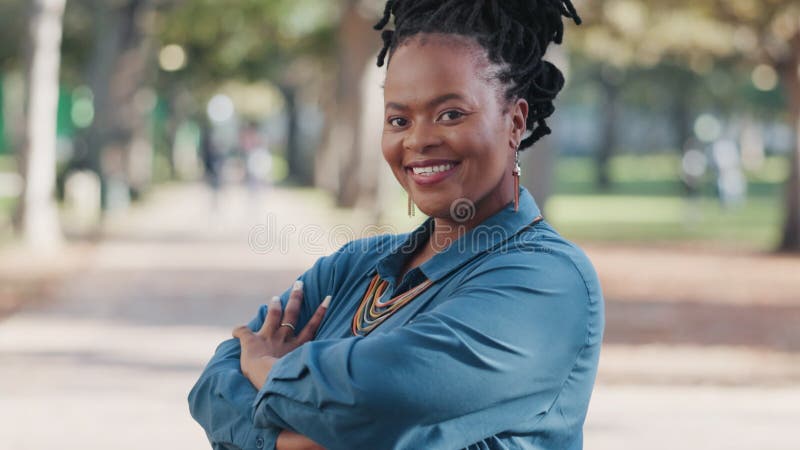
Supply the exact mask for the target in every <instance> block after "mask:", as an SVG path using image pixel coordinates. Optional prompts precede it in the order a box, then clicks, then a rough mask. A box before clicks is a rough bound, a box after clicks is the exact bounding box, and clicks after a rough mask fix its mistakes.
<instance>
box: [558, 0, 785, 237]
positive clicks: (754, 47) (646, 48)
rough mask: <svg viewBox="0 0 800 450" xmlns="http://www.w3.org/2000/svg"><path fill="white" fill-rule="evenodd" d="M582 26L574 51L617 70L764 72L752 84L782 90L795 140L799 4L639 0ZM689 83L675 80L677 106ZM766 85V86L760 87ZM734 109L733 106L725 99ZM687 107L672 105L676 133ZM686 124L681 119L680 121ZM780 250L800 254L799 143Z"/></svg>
mask: <svg viewBox="0 0 800 450" xmlns="http://www.w3.org/2000/svg"><path fill="white" fill-rule="evenodd" d="M581 12H582V14H583V15H584V17H585V18H586V19H587V21H586V24H585V26H584V27H580V28H581V30H580V31H579V32H578V33H573V35H572V36H570V42H571V43H572V45H573V46H574V47H575V48H576V50H578V51H581V52H583V53H584V54H586V55H588V56H589V57H591V58H594V59H595V60H597V61H603V62H604V63H605V64H610V65H613V66H615V67H619V68H622V69H629V68H631V67H644V68H647V67H655V66H656V65H658V64H659V63H661V62H663V61H673V62H675V63H677V64H682V65H686V66H688V67H690V68H691V70H692V71H694V72H695V73H697V74H700V75H707V74H709V73H710V72H711V71H712V70H713V69H714V67H715V65H718V64H719V63H723V64H726V65H728V66H729V67H738V68H739V70H746V69H747V68H749V69H750V70H752V66H753V65H754V63H755V64H759V63H761V64H764V63H765V64H768V65H769V66H768V67H769V68H771V70H770V69H763V70H761V71H760V74H759V73H757V72H755V71H754V72H753V76H754V80H753V81H754V83H758V82H759V80H756V79H755V78H756V77H758V76H760V77H762V78H764V77H766V78H769V77H771V76H772V75H773V74H775V75H776V76H777V77H778V78H779V79H780V82H781V83H782V85H783V86H784V88H785V90H786V97H787V104H788V113H789V114H788V119H789V121H790V123H791V125H792V127H793V128H794V129H795V130H796V134H797V135H798V136H800V5H799V4H798V3H797V2H796V0H762V1H757V0H737V1H731V0H699V1H698V0H669V1H665V2H659V3H652V2H645V1H643V0H607V1H603V2H600V1H592V2H587V4H585V5H584V7H583V8H582V11H581ZM686 81H687V80H686V79H682V78H680V77H676V78H673V85H674V87H675V88H676V91H675V98H676V99H678V98H679V97H690V96H689V95H688V94H687V93H686V91H685V90H681V89H684V88H685V86H686ZM763 84H767V83H763ZM728 100H729V101H735V99H728ZM686 106H687V105H686V103H683V100H676V102H675V106H674V109H673V116H674V117H676V118H678V120H676V127H678V128H679V129H685V128H686V125H685V116H684V114H685V110H686ZM681 117H683V118H681ZM790 160H791V161H792V162H791V170H790V173H791V174H790V177H789V179H788V181H787V187H786V200H785V206H786V221H785V225H784V230H783V239H782V243H781V246H780V248H781V249H782V250H792V251H800V138H798V142H797V144H796V145H795V149H794V151H793V152H792V155H791V156H790Z"/></svg>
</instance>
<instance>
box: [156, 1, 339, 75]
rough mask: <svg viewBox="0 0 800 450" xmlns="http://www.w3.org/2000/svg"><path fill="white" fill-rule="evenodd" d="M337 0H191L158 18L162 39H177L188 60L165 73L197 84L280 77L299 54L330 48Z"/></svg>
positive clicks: (314, 54) (321, 52) (169, 41)
mask: <svg viewBox="0 0 800 450" xmlns="http://www.w3.org/2000/svg"><path fill="white" fill-rule="evenodd" d="M337 6H338V5H337V2H333V1H325V2H319V1H313V0H294V1H289V0H270V1H265V0H237V1H228V2H220V1H217V0H196V1H191V2H184V3H182V4H181V5H179V6H177V7H175V8H174V9H172V10H169V11H166V12H165V13H164V14H163V15H162V16H161V17H160V18H159V27H158V28H159V30H160V32H159V40H160V42H161V44H163V45H166V44H178V45H181V46H182V47H183V48H184V49H185V51H186V53H187V65H186V67H185V68H183V69H182V70H180V71H179V72H176V73H174V74H164V78H166V79H170V78H180V79H181V80H183V81H187V80H188V81H190V82H193V83H196V84H199V85H203V84H206V83H219V82H221V81H225V80H229V79H243V80H246V81H252V80H258V79H263V78H265V77H266V78H271V79H274V80H277V81H283V78H284V77H285V76H286V75H285V71H286V69H287V67H288V66H289V64H290V63H291V62H292V61H294V60H295V59H296V58H298V57H303V56H310V57H315V58H321V57H323V56H326V55H331V54H332V53H333V47H332V45H333V39H331V37H332V36H333V30H334V27H335V19H336V17H337V15H336V12H337Z"/></svg>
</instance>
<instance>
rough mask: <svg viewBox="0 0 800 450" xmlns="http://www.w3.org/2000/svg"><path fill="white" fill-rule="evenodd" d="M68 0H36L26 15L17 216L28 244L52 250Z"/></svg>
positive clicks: (57, 237)
mask: <svg viewBox="0 0 800 450" xmlns="http://www.w3.org/2000/svg"><path fill="white" fill-rule="evenodd" d="M65 2H66V0H34V1H33V2H31V3H30V5H29V6H30V10H29V11H30V12H29V16H28V24H29V25H28V26H29V37H30V43H29V45H28V49H27V67H28V69H27V87H26V89H27V95H26V98H27V117H26V136H25V145H24V149H23V153H22V155H21V158H20V159H21V161H20V162H21V169H22V170H21V172H22V175H23V180H24V184H23V192H22V196H21V198H20V201H19V202H18V203H17V208H18V210H17V217H18V220H19V223H20V225H21V229H22V234H23V238H24V240H25V242H26V243H27V244H28V245H29V246H31V247H32V248H35V249H38V250H52V249H53V248H55V247H57V246H58V245H59V244H60V242H61V239H62V238H61V229H60V225H59V220H58V209H57V207H56V202H55V196H54V194H55V180H56V173H55V167H56V116H57V110H58V74H59V66H60V58H61V51H60V47H61V35H62V19H63V14H64V6H65Z"/></svg>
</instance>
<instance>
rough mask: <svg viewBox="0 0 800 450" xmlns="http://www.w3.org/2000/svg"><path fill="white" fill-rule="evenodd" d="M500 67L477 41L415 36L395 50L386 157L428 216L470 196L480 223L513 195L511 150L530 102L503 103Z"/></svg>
mask: <svg viewBox="0 0 800 450" xmlns="http://www.w3.org/2000/svg"><path fill="white" fill-rule="evenodd" d="M496 69H497V67H496V66H494V65H492V64H491V63H490V62H489V61H488V57H487V56H486V51H485V50H484V49H483V48H482V47H481V46H480V45H479V44H477V42H475V41H474V40H471V39H469V38H465V37H461V36H454V35H440V34H427V35H417V36H414V37H412V38H410V39H409V40H408V41H406V42H405V43H403V44H402V45H401V46H400V47H398V48H397V49H396V50H395V52H394V53H393V54H392V57H391V60H390V63H389V67H388V69H387V75H386V83H385V86H384V99H385V102H384V105H385V114H384V129H383V140H382V148H383V156H384V158H385V159H386V161H387V162H388V163H389V166H390V167H391V168H392V171H393V172H394V175H395V177H397V180H398V181H399V182H400V184H401V185H402V186H403V187H404V188H405V189H406V191H407V192H408V193H409V195H410V196H411V198H412V200H413V201H414V203H415V204H416V205H417V207H418V208H419V209H420V210H422V211H423V212H424V213H425V214H427V215H429V216H433V217H436V218H439V219H442V220H450V219H451V217H450V207H451V205H452V204H453V203H454V202H455V201H456V200H459V199H462V198H466V199H468V200H470V201H471V202H473V204H474V205H475V215H474V217H473V219H472V221H471V222H474V223H480V222H481V221H483V220H484V219H485V218H487V217H489V216H490V215H492V214H494V213H495V212H497V211H499V210H500V209H501V208H502V207H503V206H504V205H506V204H508V202H510V201H511V200H512V199H513V196H514V192H513V191H514V188H513V178H512V175H511V173H512V168H513V164H514V149H515V148H516V146H517V145H518V143H519V142H521V140H522V134H523V133H524V131H525V118H526V116H527V113H528V104H527V102H525V100H522V99H520V100H516V101H513V102H505V101H503V92H502V87H501V86H500V85H499V83H498V82H497V81H494V80H493V79H492V73H493V72H494V71H496Z"/></svg>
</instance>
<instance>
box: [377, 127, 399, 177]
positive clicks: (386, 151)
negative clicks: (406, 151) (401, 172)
mask: <svg viewBox="0 0 800 450" xmlns="http://www.w3.org/2000/svg"><path fill="white" fill-rule="evenodd" d="M381 152H382V153H383V159H385V160H386V162H387V163H388V164H389V166H390V167H391V168H392V170H394V171H397V170H398V169H400V168H401V167H402V165H403V146H402V141H401V139H400V138H399V136H396V135H388V134H384V135H383V137H382V138H381Z"/></svg>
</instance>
